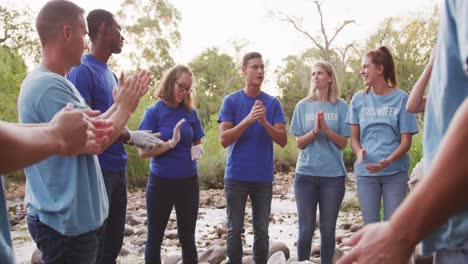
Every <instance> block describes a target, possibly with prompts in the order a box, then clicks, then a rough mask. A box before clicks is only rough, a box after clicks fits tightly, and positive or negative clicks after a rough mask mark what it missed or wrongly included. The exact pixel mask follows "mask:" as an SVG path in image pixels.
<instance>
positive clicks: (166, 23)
mask: <svg viewBox="0 0 468 264" xmlns="http://www.w3.org/2000/svg"><path fill="white" fill-rule="evenodd" d="M116 15H117V18H118V21H119V22H120V24H121V25H122V27H123V36H124V38H125V43H126V44H128V46H127V47H126V48H125V47H124V49H123V52H122V58H125V59H128V61H125V59H124V60H123V62H122V64H123V65H127V64H126V63H125V62H127V63H130V65H131V69H130V70H131V71H136V70H138V69H140V68H147V69H149V70H150V71H151V72H152V73H153V76H154V78H155V80H159V78H160V77H161V76H162V74H163V72H164V71H165V70H166V69H168V68H170V67H171V66H173V65H174V60H173V59H172V57H171V55H170V49H171V48H173V47H174V46H178V45H179V43H180V33H179V29H178V26H179V22H180V19H181V15H180V12H179V11H178V10H177V9H176V8H175V7H174V6H173V5H172V4H171V3H170V2H169V1H167V0H124V1H123V3H122V4H121V6H120V11H118V12H117V14H116ZM127 68H128V67H127Z"/></svg>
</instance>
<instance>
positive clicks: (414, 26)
mask: <svg viewBox="0 0 468 264" xmlns="http://www.w3.org/2000/svg"><path fill="white" fill-rule="evenodd" d="M438 17H439V8H438V6H435V7H434V8H433V10H432V11H431V12H426V13H416V14H412V15H409V16H406V17H393V18H392V17H391V18H387V19H385V20H384V21H383V22H382V23H381V25H380V26H379V28H378V30H377V32H375V33H374V34H372V35H371V36H370V37H369V39H368V40H367V43H366V47H367V50H369V49H374V48H377V47H379V46H382V45H385V46H387V47H389V48H390V49H391V50H392V52H393V54H394V58H395V62H396V70H397V77H398V86H399V87H400V88H401V89H403V90H406V91H407V92H409V91H411V89H412V87H413V85H414V84H415V83H416V81H417V79H418V78H419V76H420V75H421V73H422V71H423V69H424V67H425V66H426V64H427V62H428V60H429V55H430V52H431V50H432V48H433V47H434V45H435V43H436V39H437V29H438Z"/></svg>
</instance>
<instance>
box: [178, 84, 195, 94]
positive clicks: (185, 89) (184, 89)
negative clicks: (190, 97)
mask: <svg viewBox="0 0 468 264" xmlns="http://www.w3.org/2000/svg"><path fill="white" fill-rule="evenodd" d="M176 84H177V91H178V92H179V93H182V92H185V93H191V92H192V88H191V87H190V86H189V87H186V86H183V85H181V84H180V83H178V82H176Z"/></svg>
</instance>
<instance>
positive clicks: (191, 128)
mask: <svg viewBox="0 0 468 264" xmlns="http://www.w3.org/2000/svg"><path fill="white" fill-rule="evenodd" d="M182 118H185V122H184V123H183V124H182V127H181V128H180V135H181V138H180V142H179V143H178V144H177V145H176V146H175V147H174V148H173V149H170V150H168V151H166V152H164V153H163V154H161V155H158V156H156V157H151V162H150V170H151V172H152V173H153V174H156V175H157V176H159V177H163V178H170V179H182V178H189V177H193V176H197V175H198V173H197V161H196V160H192V157H191V154H190V149H191V148H192V143H193V142H194V141H197V140H200V139H201V138H202V137H203V136H204V135H205V133H204V132H203V129H202V127H201V123H200V119H199V118H198V114H197V111H196V110H195V109H193V110H192V111H188V110H187V108H185V107H184V106H179V107H177V108H171V107H169V106H168V105H167V104H166V103H164V102H163V101H162V100H159V101H157V102H156V103H155V104H153V105H151V106H149V107H148V108H146V111H145V113H144V115H143V119H142V120H141V124H140V127H139V129H140V130H151V131H153V133H156V132H160V133H161V137H160V139H162V140H164V141H168V140H169V139H171V138H172V135H173V130H174V127H175V125H176V124H177V122H179V120H181V119H182Z"/></svg>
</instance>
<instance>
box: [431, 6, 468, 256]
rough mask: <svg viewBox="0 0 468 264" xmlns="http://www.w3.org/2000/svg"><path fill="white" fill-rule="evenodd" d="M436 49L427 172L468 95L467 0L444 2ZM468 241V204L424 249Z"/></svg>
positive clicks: (448, 246) (455, 244) (443, 247)
mask: <svg viewBox="0 0 468 264" xmlns="http://www.w3.org/2000/svg"><path fill="white" fill-rule="evenodd" d="M435 49H436V56H435V61H434V66H433V69H432V74H431V80H430V83H429V99H428V101H427V103H426V114H425V116H424V118H425V120H424V133H425V134H424V167H425V170H426V171H427V170H429V169H430V166H431V164H432V162H433V160H434V158H435V156H436V155H437V153H438V151H439V148H440V147H442V146H440V142H441V141H442V138H443V136H444V135H445V133H446V132H447V128H448V127H449V124H450V122H451V121H452V117H453V115H454V114H455V112H456V111H457V109H458V108H459V107H460V105H461V104H462V103H463V101H464V100H467V99H466V98H467V97H468V1H466V0H446V1H444V3H443V4H442V6H441V12H440V25H439V35H438V37H437V45H436V48H435ZM452 165H453V166H459V165H460V164H452ZM439 176H440V177H444V175H439ZM467 240H468V207H465V208H464V209H463V210H460V211H459V212H458V213H456V214H454V215H453V216H451V217H450V218H449V220H448V221H447V222H446V223H445V224H444V225H443V226H442V227H440V228H439V229H438V230H437V231H435V232H433V233H432V234H431V235H429V236H428V237H427V238H426V239H425V240H424V241H423V244H422V245H423V246H422V251H423V254H425V255H426V254H430V253H431V252H433V251H435V250H441V249H447V248H453V247H457V246H459V245H460V244H462V243H463V242H465V241H467Z"/></svg>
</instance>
